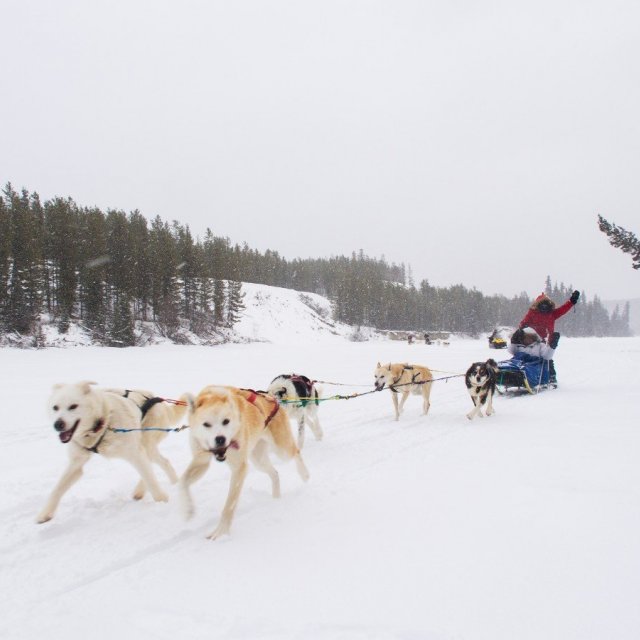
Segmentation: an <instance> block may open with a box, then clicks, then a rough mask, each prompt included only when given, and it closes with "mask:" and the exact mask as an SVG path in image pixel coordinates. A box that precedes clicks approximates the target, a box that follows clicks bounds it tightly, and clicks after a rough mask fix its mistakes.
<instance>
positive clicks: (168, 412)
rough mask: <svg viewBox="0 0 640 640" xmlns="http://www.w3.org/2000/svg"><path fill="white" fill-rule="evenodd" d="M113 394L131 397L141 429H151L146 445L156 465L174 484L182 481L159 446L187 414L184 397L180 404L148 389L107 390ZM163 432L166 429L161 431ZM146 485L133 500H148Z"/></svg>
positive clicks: (145, 433)
mask: <svg viewBox="0 0 640 640" xmlns="http://www.w3.org/2000/svg"><path fill="white" fill-rule="evenodd" d="M105 391H108V392H109V393H115V394H116V395H119V396H122V397H123V398H127V399H128V400H130V401H131V402H133V404H135V405H136V407H138V410H139V411H140V419H141V424H140V426H141V427H142V428H143V429H149V430H148V431H143V433H142V443H143V446H144V448H145V450H146V452H147V455H148V456H149V459H150V460H151V462H155V463H156V464H157V465H158V466H159V467H160V468H161V469H162V470H163V471H164V472H165V474H166V475H167V477H168V478H169V481H170V482H171V484H175V483H176V482H178V474H177V473H176V471H175V469H174V468H173V466H172V465H171V462H169V460H168V459H167V458H165V457H164V456H163V455H162V454H161V453H160V450H159V449H158V445H159V444H160V443H161V442H162V441H163V440H164V439H165V438H166V437H167V436H168V435H169V431H168V429H170V428H171V427H174V426H175V425H176V423H177V422H178V420H180V418H182V416H183V415H184V414H185V413H186V411H187V403H186V401H185V399H184V397H182V398H180V400H179V401H178V402H175V401H173V402H168V401H167V400H165V399H164V398H159V397H157V396H156V395H155V394H154V393H152V392H151V391H146V390H145V389H105ZM160 429H165V431H161V430H160ZM145 491H146V485H145V483H144V481H143V480H140V482H139V483H138V486H137V487H136V489H135V491H134V493H133V497H134V498H135V499H136V500H140V499H142V498H143V497H144V494H145Z"/></svg>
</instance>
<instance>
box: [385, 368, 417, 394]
mask: <svg viewBox="0 0 640 640" xmlns="http://www.w3.org/2000/svg"><path fill="white" fill-rule="evenodd" d="M405 371H413V367H412V366H411V365H405V366H404V367H402V373H401V374H400V375H399V376H398V377H397V379H396V380H394V381H393V382H392V383H391V384H390V385H389V389H391V391H392V392H393V393H400V392H399V391H398V390H397V389H396V388H395V385H397V384H398V382H400V380H402V376H403V375H404V372H405ZM419 377H420V371H418V372H416V373H414V374H413V375H412V376H411V382H410V383H409V382H407V383H406V384H414V383H415V382H416V380H417V379H418V378H419Z"/></svg>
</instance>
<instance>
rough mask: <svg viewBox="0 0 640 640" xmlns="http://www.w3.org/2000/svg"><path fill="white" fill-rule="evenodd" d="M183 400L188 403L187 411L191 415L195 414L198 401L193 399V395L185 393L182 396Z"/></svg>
mask: <svg viewBox="0 0 640 640" xmlns="http://www.w3.org/2000/svg"><path fill="white" fill-rule="evenodd" d="M180 399H181V400H184V401H185V402H186V403H187V409H188V411H189V413H193V411H194V409H195V408H196V399H195V398H194V397H193V394H192V393H183V394H182V395H181V396H180Z"/></svg>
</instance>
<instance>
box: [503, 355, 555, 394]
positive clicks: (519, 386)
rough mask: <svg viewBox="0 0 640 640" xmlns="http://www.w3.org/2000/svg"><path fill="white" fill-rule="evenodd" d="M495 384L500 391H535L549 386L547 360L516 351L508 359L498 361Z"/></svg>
mask: <svg viewBox="0 0 640 640" xmlns="http://www.w3.org/2000/svg"><path fill="white" fill-rule="evenodd" d="M496 385H497V387H498V390H499V391H500V392H501V393H504V392H506V391H508V390H512V389H515V390H523V391H527V392H528V393H537V391H538V390H539V389H540V388H542V387H544V388H547V387H548V386H549V361H548V360H544V359H542V358H536V357H533V356H530V355H529V354H526V353H516V355H514V356H513V358H511V359H510V360H503V361H502V362H498V377H497V380H496Z"/></svg>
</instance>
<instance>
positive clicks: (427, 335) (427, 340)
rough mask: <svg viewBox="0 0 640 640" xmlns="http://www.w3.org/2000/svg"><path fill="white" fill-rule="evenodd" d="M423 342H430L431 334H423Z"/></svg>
mask: <svg viewBox="0 0 640 640" xmlns="http://www.w3.org/2000/svg"><path fill="white" fill-rule="evenodd" d="M424 343H425V344H431V336H430V335H429V334H428V333H425V334H424Z"/></svg>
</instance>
